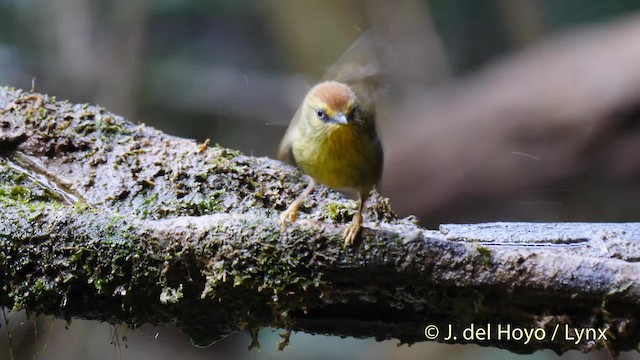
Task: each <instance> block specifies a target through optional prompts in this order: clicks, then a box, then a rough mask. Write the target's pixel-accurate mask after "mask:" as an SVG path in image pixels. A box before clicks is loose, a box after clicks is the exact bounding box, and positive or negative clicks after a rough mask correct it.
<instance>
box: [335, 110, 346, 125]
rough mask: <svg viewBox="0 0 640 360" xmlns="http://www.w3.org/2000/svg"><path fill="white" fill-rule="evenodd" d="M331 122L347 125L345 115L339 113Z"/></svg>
mask: <svg viewBox="0 0 640 360" xmlns="http://www.w3.org/2000/svg"><path fill="white" fill-rule="evenodd" d="M333 121H335V122H337V123H338V124H343V125H347V123H348V121H347V115H345V114H343V113H341V112H340V113H338V114H337V115H336V116H334V117H333Z"/></svg>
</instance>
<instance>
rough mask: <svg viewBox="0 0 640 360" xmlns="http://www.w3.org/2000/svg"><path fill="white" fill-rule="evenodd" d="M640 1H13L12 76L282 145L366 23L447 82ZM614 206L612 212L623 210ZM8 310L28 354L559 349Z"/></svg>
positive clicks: (204, 130) (4, 344)
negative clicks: (256, 337) (198, 331)
mask: <svg viewBox="0 0 640 360" xmlns="http://www.w3.org/2000/svg"><path fill="white" fill-rule="evenodd" d="M639 10H640V1H638V0H563V1H553V0H530V1H528V0H473V1H469V0H466V1H463V0H432V1H426V0H422V1H419V0H402V1H396V2H391V1H385V0H371V1H366V0H361V1H340V0H326V1H311V0H300V1H296V0H264V1H249V0H226V1H222V0H217V1H209V0H181V1H179V0H157V1H151V0H148V1H141V0H136V1H105V0H103V1H83V0H51V1H35V0H0V85H10V86H14V87H17V88H22V89H25V90H28V89H30V88H31V84H32V79H34V78H35V90H36V91H37V92H41V93H46V94H49V95H53V96H56V97H57V98H58V99H68V100H70V101H72V102H79V103H93V104H99V105H101V106H104V107H105V108H107V109H108V110H109V111H111V112H114V113H117V114H120V115H123V116H125V117H126V118H128V119H129V120H131V121H133V122H143V123H145V124H147V125H150V126H153V127H157V128H159V129H161V130H163V131H165V132H167V133H170V134H173V135H176V136H181V137H188V138H195V139H197V140H198V141H200V142H202V141H204V140H205V139H206V138H211V141H212V143H218V144H220V145H222V146H225V147H230V148H234V149H239V150H241V151H243V152H244V153H246V154H250V155H255V156H269V157H274V156H275V152H276V148H277V145H278V143H279V141H280V137H281V136H282V134H283V133H284V131H285V129H286V125H287V124H288V121H289V119H290V118H291V116H292V114H293V112H294V111H295V109H296V107H297V105H298V104H299V102H300V100H301V98H302V97H303V96H304V94H305V92H306V91H307V89H308V88H309V87H310V86H311V85H312V84H313V83H314V82H315V81H316V80H317V79H318V78H319V77H321V76H322V74H323V72H324V71H325V70H326V69H327V68H328V67H329V66H331V64H332V63H333V62H334V61H335V60H336V59H337V58H338V57H339V56H340V55H341V54H342V53H343V52H344V51H345V50H346V49H347V48H348V47H349V45H350V44H351V43H352V42H353V41H354V40H355V39H357V38H358V36H359V35H360V34H361V33H363V32H364V31H366V30H368V29H371V28H375V29H378V30H380V31H382V32H384V31H389V32H391V33H393V34H395V35H394V36H396V38H395V39H396V41H397V42H398V44H399V48H400V49H404V51H407V52H408V53H407V54H409V53H410V55H409V56H408V58H411V56H412V55H411V54H413V53H414V52H417V53H421V54H422V57H416V58H420V59H423V61H422V62H419V63H417V64H414V66H413V67H409V68H407V69H406V73H407V74H405V75H406V77H407V78H411V79H413V80H415V78H419V79H420V86H423V87H424V88H437V87H440V86H445V85H446V84H448V83H450V82H453V81H456V80H457V79H461V78H464V77H466V76H470V75H471V74H474V73H476V72H478V71H481V69H483V67H485V66H486V65H487V64H491V63H492V62H493V61H494V60H495V59H499V58H501V57H503V56H505V55H507V54H511V53H515V52H518V51H521V50H522V49H524V48H526V47H529V46H532V45H535V44H536V43H540V42H543V41H544V40H545V39H546V38H548V37H551V36H553V35H554V34H555V33H557V32H564V31H567V30H574V29H577V28H578V29H579V28H580V27H581V26H587V25H593V24H597V23H601V22H608V21H615V20H616V19H617V18H619V17H623V16H625V15H626V14H630V13H633V12H637V11H639ZM639 41H640V40H639ZM398 56H405V54H399V55H398ZM401 80H402V79H401ZM398 126H400V125H398ZM382 137H383V138H384V136H382ZM385 150H387V149H385ZM382 190H383V193H384V186H383V187H382ZM569 191H571V188H570V187H569ZM537 200H540V199H539V198H536V201H537ZM543 200H545V201H548V202H549V203H552V205H553V203H555V202H554V201H555V200H553V199H543ZM391 201H392V204H393V205H394V208H396V209H397V210H398V212H399V213H400V214H401V215H407V213H406V212H407V211H406V210H403V207H402V204H396V203H394V202H393V198H392V199H391ZM543 202H544V201H543ZM561 205H562V204H561ZM509 209H511V210H512V209H513V208H509ZM545 209H548V207H542V208H540V207H536V208H535V209H534V211H535V214H536V215H534V216H531V215H529V214H530V213H523V214H525V215H522V216H521V217H520V218H519V219H521V220H541V219H544V220H559V219H565V220H573V219H572V217H571V214H567V213H564V212H561V211H560V212H559V213H558V207H557V206H555V207H554V206H552V207H551V211H550V212H549V213H544V212H543V211H545ZM506 211H507V210H505V212H503V213H500V212H492V213H491V214H492V215H491V216H492V217H493V218H492V220H503V219H513V218H514V217H515V218H518V216H517V215H514V213H508V214H507V212H506ZM445 214H454V215H451V216H448V215H440V216H434V217H432V218H430V220H429V221H427V222H426V224H429V225H433V224H437V223H438V222H440V221H443V222H444V221H452V222H453V221H465V220H466V221H472V220H478V219H480V220H483V221H488V219H486V218H481V217H480V218H478V217H477V216H472V217H468V216H466V215H465V214H455V213H452V212H451V211H449V212H446V213H445ZM496 214H497V215H496ZM500 214H502V216H503V217H500V216H501V215H500ZM516 214H517V213H516ZM616 214H617V213H615V212H613V213H611V214H609V216H608V217H607V219H603V220H610V221H622V220H625V219H624V218H620V217H619V216H618V215H616ZM419 215H422V214H419ZM496 216H497V218H496ZM8 316H9V317H10V320H11V321H10V323H9V329H11V332H12V335H13V340H12V342H13V344H12V349H13V352H14V353H15V354H17V358H18V359H32V358H36V357H37V358H38V359H119V358H120V356H121V355H122V358H124V359H205V358H206V359H215V358H221V359H222V358H230V357H233V358H241V359H280V358H286V359H297V358H305V359H326V358H330V359H405V358H415V359H426V358H457V359H471V358H474V359H476V358H487V359H511V358H529V359H552V358H556V357H557V356H556V355H555V354H554V353H552V352H549V351H542V352H538V353H535V354H532V355H528V356H520V355H515V354H512V353H509V352H507V351H504V350H497V349H487V348H481V347H479V346H475V345H466V346H462V345H445V344H437V343H420V344H415V345H413V346H411V347H407V346H406V345H405V346H401V347H396V342H394V341H384V342H380V343H378V342H375V341H373V340H356V339H340V338H334V337H324V336H311V335H307V334H294V335H293V336H292V338H291V344H292V345H291V346H290V347H289V348H287V349H286V350H285V351H284V352H282V353H278V352H277V350H276V348H277V347H276V345H275V344H276V342H277V341H278V340H279V336H278V335H277V334H278V331H274V330H272V329H265V330H263V331H262V332H261V334H260V340H261V342H262V350H260V351H247V350H246V348H247V346H248V345H249V338H248V336H246V335H245V334H237V335H233V336H230V337H228V338H226V339H224V340H222V341H221V342H219V343H217V344H215V345H213V346H211V347H209V348H206V349H200V348H196V347H193V346H192V345H191V344H190V343H189V342H188V339H187V338H186V337H185V336H184V335H182V334H180V333H179V332H177V331H176V330H175V329H172V328H170V327H159V328H156V327H152V326H144V327H143V328H142V329H135V330H129V331H128V332H127V333H126V336H127V338H128V340H127V341H126V342H120V346H119V347H118V346H117V345H114V342H113V327H110V326H109V325H108V324H100V323H95V322H89V321H81V320H73V321H72V322H71V323H70V324H65V322H63V321H60V320H55V321H54V320H52V319H50V318H44V317H42V318H38V319H34V318H33V317H32V318H26V317H25V315H24V314H23V313H11V314H9V315H8ZM65 328H67V329H65ZM6 329H7V327H6V326H2V327H1V328H0V330H1V332H0V334H2V336H0V359H5V358H8V355H9V350H8V340H7V337H6V333H5V330H6ZM118 331H119V334H120V335H122V331H123V330H122V329H119V330H118ZM584 357H586V358H589V359H606V358H609V356H608V355H607V354H606V353H604V352H602V353H594V354H589V355H588V356H584V355H583V354H580V353H577V352H575V351H571V352H569V353H568V354H566V355H565V356H563V358H566V359H574V358H584ZM621 358H622V359H631V358H638V357H637V355H635V354H633V353H628V354H623V356H622V357H621Z"/></svg>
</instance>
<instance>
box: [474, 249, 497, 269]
mask: <svg viewBox="0 0 640 360" xmlns="http://www.w3.org/2000/svg"><path fill="white" fill-rule="evenodd" d="M476 250H478V253H480V255H481V256H482V259H483V260H484V267H485V268H486V269H487V270H491V269H493V263H492V262H491V250H489V248H488V247H486V246H482V245H477V246H476Z"/></svg>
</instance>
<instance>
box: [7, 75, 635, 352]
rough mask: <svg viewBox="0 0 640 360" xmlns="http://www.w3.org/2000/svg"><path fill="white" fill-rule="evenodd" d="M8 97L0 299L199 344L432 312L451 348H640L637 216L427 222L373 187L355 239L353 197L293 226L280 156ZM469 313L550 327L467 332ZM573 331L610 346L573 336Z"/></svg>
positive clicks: (42, 99) (323, 201)
mask: <svg viewBox="0 0 640 360" xmlns="http://www.w3.org/2000/svg"><path fill="white" fill-rule="evenodd" d="M0 109H2V110H0V149H1V150H2V156H0V169H1V172H0V204H1V205H2V206H1V208H0V219H1V221H0V288H1V289H2V291H1V292H0V305H2V306H9V307H12V308H14V309H26V310H27V311H29V312H30V313H37V314H50V315H53V316H56V317H60V318H65V319H71V318H75V317H78V318H86V319H99V320H102V321H109V322H114V323H128V324H131V325H133V326H137V325H140V324H142V323H172V324H177V325H178V326H179V327H181V328H182V329H183V330H184V332H185V333H187V334H188V335H189V336H190V337H191V338H192V339H193V340H194V341H195V342H196V343H199V344H206V343H209V342H211V341H213V340H215V339H218V338H220V337H222V336H224V335H226V334H229V333H231V332H235V331H239V330H245V331H250V332H251V333H252V334H255V333H256V332H255V329H257V328H258V327H261V326H275V327H281V328H285V329H287V330H299V331H306V332H310V333H321V334H333V335H341V336H354V337H375V338H377V339H389V338H397V339H400V340H401V341H403V342H416V341H426V340H427V337H426V336H425V327H426V326H427V325H432V324H433V325H437V326H438V327H439V329H440V331H441V333H440V335H439V336H437V337H436V338H435V339H436V340H438V341H443V342H444V341H446V340H445V338H446V336H447V329H448V325H451V326H452V329H453V330H454V331H456V334H457V335H458V336H457V339H455V340H454V339H450V340H448V341H446V342H451V343H454V342H457V343H459V342H463V343H465V342H474V343H478V344H481V345H488V346H498V347H502V348H507V349H511V350H513V351H521V352H532V351H535V350H537V349H542V348H550V349H554V350H556V351H558V352H563V351H565V350H568V349H580V350H583V351H589V350H593V349H597V348H601V347H605V348H607V349H609V350H610V351H612V352H617V351H621V350H627V349H633V348H635V347H637V345H638V341H639V339H640V332H639V331H638V327H637V326H638V325H637V319H636V316H637V314H638V313H640V285H638V284H640V281H639V280H640V268H639V266H638V264H637V263H636V262H635V261H637V259H638V258H640V246H639V245H638V244H639V243H640V225H638V224H525V223H496V224H480V225H444V226H442V227H441V228H440V229H439V230H438V231H430V230H425V229H421V228H420V227H418V226H417V225H416V224H414V222H412V221H411V219H403V220H398V219H396V218H395V216H394V214H393V213H392V212H391V211H390V209H389V206H388V203H387V201H386V200H385V199H384V198H382V197H380V196H379V195H374V196H373V198H372V200H371V201H370V202H369V206H368V208H369V211H368V220H369V221H370V222H368V223H365V229H364V230H363V232H362V239H361V242H360V243H358V244H357V246H356V247H355V248H351V249H347V250H343V249H342V239H341V228H342V227H343V226H344V223H346V222H347V221H349V219H350V216H351V214H352V213H353V211H354V210H355V209H354V204H353V202H351V201H350V200H345V199H343V198H342V197H341V196H340V195H339V194H338V193H336V192H334V191H331V190H328V189H326V188H323V189H321V191H317V192H316V193H315V194H314V195H313V196H311V197H310V199H309V200H308V201H307V202H306V203H305V206H304V207H303V208H302V214H301V219H299V220H298V221H297V222H296V223H294V224H292V225H291V226H289V227H288V230H287V231H286V233H284V234H280V232H279V226H278V216H279V214H280V212H281V211H282V210H283V209H284V208H285V207H286V205H287V204H288V203H289V202H290V201H291V200H292V199H293V198H294V197H295V196H296V195H297V194H298V193H299V191H301V190H302V189H303V188H304V186H305V184H304V182H305V180H304V178H303V177H302V176H301V175H300V174H299V173H297V172H296V171H295V169H293V168H291V167H289V166H286V165H284V164H282V163H280V162H277V161H274V160H270V159H267V158H254V157H247V156H243V155H241V154H239V153H238V152H235V151H232V150H229V149H223V148H220V147H213V148H207V147H203V146H198V144H197V143H196V142H194V141H192V140H185V139H180V138H176V137H172V136H168V135H166V134H163V133H161V132H160V131H157V130H155V129H152V128H149V127H145V126H143V125H138V126H136V125H133V124H131V123H129V122H127V121H125V120H124V119H122V118H120V117H118V116H115V115H113V114H110V113H108V112H106V111H105V110H103V109H100V108H98V107H95V106H89V105H74V104H70V103H67V102H56V101H55V100H54V99H51V98H49V97H48V96H46V95H39V94H30V93H23V92H20V91H15V90H12V89H9V88H0ZM472 323H474V324H481V325H482V326H484V327H485V328H486V326H487V324H489V325H490V326H493V327H494V328H492V329H491V330H490V331H496V330H497V328H495V326H498V325H502V326H507V325H509V326H511V328H512V329H515V328H520V329H532V328H539V329H543V330H544V331H545V333H546V335H547V336H546V337H545V338H544V339H538V340H535V341H530V342H525V341H524V340H523V339H514V338H511V339H506V338H504V336H503V337H502V338H498V337H496V336H498V335H499V334H497V333H493V334H492V335H493V336H490V337H489V338H488V339H486V337H485V339H481V338H478V337H476V338H475V339H469V338H467V339H465V338H464V337H463V335H464V334H463V330H464V329H465V328H468V327H469V326H470V324H472ZM558 326H561V331H563V335H562V336H560V335H558V337H556V338H554V339H552V338H551V334H552V332H553V331H554V329H556V330H557V328H558ZM565 326H566V329H572V330H571V332H569V333H567V334H568V335H570V336H573V337H574V338H576V334H577V333H576V332H574V331H573V329H600V330H602V331H603V332H604V333H605V334H606V340H603V339H602V338H600V339H592V338H589V339H587V340H584V338H583V339H582V340H581V341H575V340H570V339H567V337H566V336H564V334H565V333H564V331H565ZM594 331H595V330H594ZM286 333H287V332H285V334H286ZM538 334H539V333H538ZM598 334H599V333H598ZM285 337H286V335H285ZM284 342H286V339H285V341H284Z"/></svg>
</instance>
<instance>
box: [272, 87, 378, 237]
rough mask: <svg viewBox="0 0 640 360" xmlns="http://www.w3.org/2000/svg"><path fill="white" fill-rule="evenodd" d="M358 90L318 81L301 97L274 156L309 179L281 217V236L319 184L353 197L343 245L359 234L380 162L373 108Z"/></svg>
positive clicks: (367, 98) (369, 98)
mask: <svg viewBox="0 0 640 360" xmlns="http://www.w3.org/2000/svg"><path fill="white" fill-rule="evenodd" d="M361 85H363V84H362V83H360V84H355V85H352V86H349V85H347V84H345V83H343V82H338V81H325V82H321V83H319V84H317V85H316V86H314V87H313V88H312V89H311V90H310V91H309V92H308V93H307V95H306V97H305V98H304V101H303V102H302V105H301V106H300V108H299V109H298V111H297V112H296V113H295V115H294V117H293V119H292V120H291V123H290V125H289V128H288V129H287V132H286V133H285V135H284V138H283V139H282V142H281V143H280V148H279V152H278V157H279V158H280V159H282V160H285V161H287V162H289V163H292V164H295V165H297V166H298V167H299V168H300V169H302V171H304V172H305V173H306V174H308V175H309V176H310V177H311V179H312V180H311V182H310V184H309V186H308V187H307V188H306V189H305V190H304V191H303V192H302V194H300V196H298V198H296V199H295V200H294V201H293V203H292V204H291V205H290V206H289V208H288V209H287V210H285V211H284V212H283V213H282V215H281V217H280V224H281V228H282V230H283V231H284V229H285V227H286V224H287V222H293V221H295V220H296V218H297V214H298V208H299V207H300V205H301V204H302V202H303V201H304V198H305V197H307V196H308V195H309V194H311V193H312V192H313V189H314V187H315V186H316V182H319V183H321V184H324V185H326V186H328V187H331V188H334V189H338V190H342V191H355V192H357V194H358V212H357V213H356V214H355V215H354V217H353V221H352V222H351V224H349V225H348V226H347V228H346V230H345V231H344V234H343V238H344V246H345V247H347V246H350V245H352V244H353V242H354V240H355V238H356V236H357V235H358V233H359V232H360V229H361V227H362V211H363V208H364V204H365V202H366V200H367V198H368V197H369V193H370V192H371V190H372V189H373V187H374V186H375V185H376V183H377V182H378V180H379V179H380V175H381V173H382V159H383V158H382V156H383V155H382V146H381V144H380V140H379V139H378V134H377V133H376V125H375V103H374V101H373V100H372V99H373V98H372V97H371V96H369V95H368V94H367V93H366V91H364V87H363V86H361ZM356 92H358V93H356Z"/></svg>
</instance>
